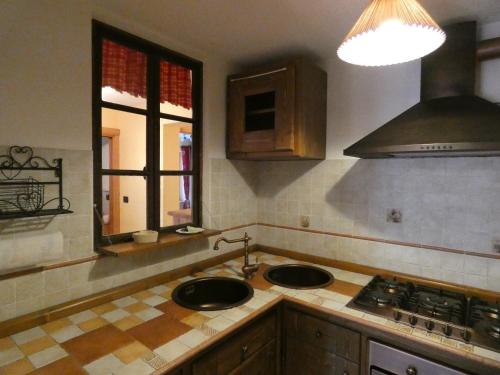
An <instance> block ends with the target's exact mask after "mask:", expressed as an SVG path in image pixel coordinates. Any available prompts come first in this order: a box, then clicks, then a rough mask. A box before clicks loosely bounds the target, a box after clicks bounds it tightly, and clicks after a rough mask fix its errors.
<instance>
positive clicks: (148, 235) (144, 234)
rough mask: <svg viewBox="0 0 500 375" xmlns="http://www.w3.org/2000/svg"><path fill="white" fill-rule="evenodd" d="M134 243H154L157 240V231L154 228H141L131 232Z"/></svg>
mask: <svg viewBox="0 0 500 375" xmlns="http://www.w3.org/2000/svg"><path fill="white" fill-rule="evenodd" d="M132 238H133V239H134V242H135V243H154V242H157V241H158V232H157V231H155V230H141V231H139V232H135V233H132Z"/></svg>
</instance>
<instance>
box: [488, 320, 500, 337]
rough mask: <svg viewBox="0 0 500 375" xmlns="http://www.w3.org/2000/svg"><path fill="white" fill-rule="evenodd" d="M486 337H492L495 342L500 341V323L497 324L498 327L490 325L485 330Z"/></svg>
mask: <svg viewBox="0 0 500 375" xmlns="http://www.w3.org/2000/svg"><path fill="white" fill-rule="evenodd" d="M487 332H488V335H490V336H491V337H493V338H494V339H496V340H500V322H498V325H497V324H495V323H492V324H491V325H490V328H489V329H488V330H487Z"/></svg>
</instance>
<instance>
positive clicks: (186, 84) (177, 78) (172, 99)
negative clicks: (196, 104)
mask: <svg viewBox="0 0 500 375" xmlns="http://www.w3.org/2000/svg"><path fill="white" fill-rule="evenodd" d="M192 76H193V74H192V71H191V70H190V69H188V68H184V67H183V66H180V65H176V64H172V63H169V62H167V61H161V62H160V112H162V113H167V114H169V115H176V116H183V117H189V118H191V117H192V116H193V110H192V83H191V81H192Z"/></svg>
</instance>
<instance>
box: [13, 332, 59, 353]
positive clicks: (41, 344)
mask: <svg viewBox="0 0 500 375" xmlns="http://www.w3.org/2000/svg"><path fill="white" fill-rule="evenodd" d="M54 345H56V342H55V341H54V339H53V338H52V337H50V336H44V337H40V338H38V339H35V340H33V341H30V342H27V343H26V344H23V345H19V349H21V351H22V352H23V353H24V354H25V355H27V356H28V355H31V354H33V353H37V352H40V351H42V350H44V349H47V348H50V347H51V346H54Z"/></svg>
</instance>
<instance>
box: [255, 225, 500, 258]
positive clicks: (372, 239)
mask: <svg viewBox="0 0 500 375" xmlns="http://www.w3.org/2000/svg"><path fill="white" fill-rule="evenodd" d="M257 225H260V226H263V227H269V228H279V229H287V230H294V231H299V232H306V233H313V234H324V235H327V236H334V237H344V238H352V239H356V240H362V241H370V242H378V243H386V244H391V245H398V246H406V247H414V248H418V249H426V250H435V251H441V252H446V253H453V254H464V255H471V256H476V257H481V258H490V259H500V254H488V253H481V252H477V251H471V250H461V249H451V248H447V247H439V246H432V245H425V244H417V243H412V242H402V241H397V240H389V239H383V238H375V237H365V236H358V235H355V234H348V233H339V232H329V231H321V230H315V229H307V228H296V227H289V226H285V225H276V224H267V223H257Z"/></svg>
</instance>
